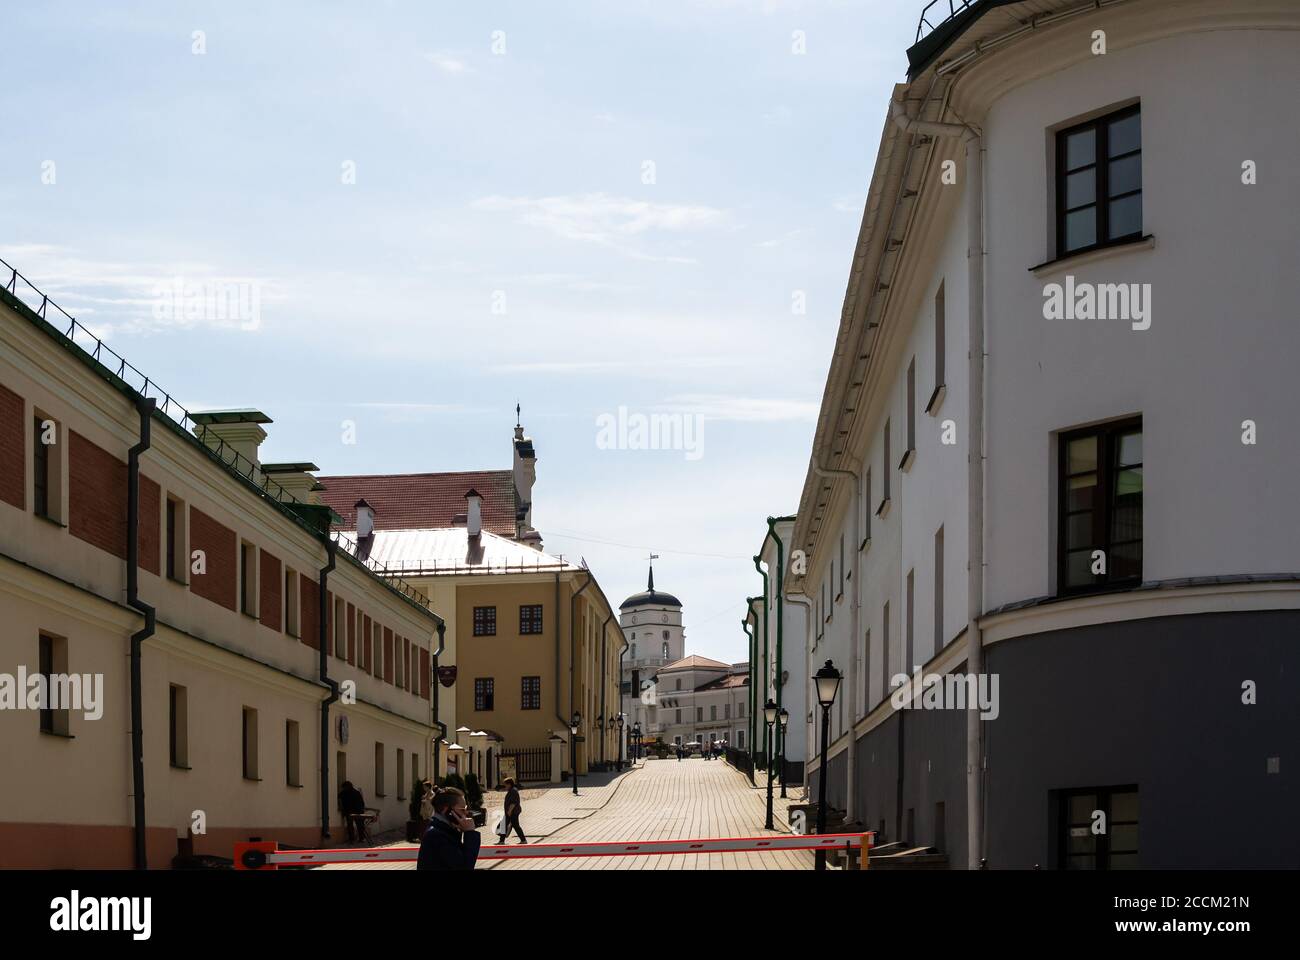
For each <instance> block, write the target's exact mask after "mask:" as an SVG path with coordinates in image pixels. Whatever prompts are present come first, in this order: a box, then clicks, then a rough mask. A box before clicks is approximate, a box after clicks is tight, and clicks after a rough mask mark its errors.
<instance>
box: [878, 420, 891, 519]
mask: <svg viewBox="0 0 1300 960" xmlns="http://www.w3.org/2000/svg"><path fill="white" fill-rule="evenodd" d="M881 442H882V443H883V444H884V445H885V455H884V457H883V458H882V461H881V465H882V466H883V467H884V471H883V472H884V477H883V479H882V480H881V481H880V483H881V490H880V506H878V507H876V516H878V517H881V518H883V517H884V516H885V514H887V513H888V512H889V476H890V473H891V472H892V468H891V467H890V463H889V421H888V420H886V421H885V433H884V437H883V438H882V440H881Z"/></svg>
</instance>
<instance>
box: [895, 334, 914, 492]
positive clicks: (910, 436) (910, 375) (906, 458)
mask: <svg viewBox="0 0 1300 960" xmlns="http://www.w3.org/2000/svg"><path fill="white" fill-rule="evenodd" d="M915 459H916V357H913V358H912V362H911V363H909V364H908V365H907V450H905V451H904V452H903V462H902V463H900V464H899V469H900V470H907V469H909V468H910V467H911V466H912V461H913V460H915Z"/></svg>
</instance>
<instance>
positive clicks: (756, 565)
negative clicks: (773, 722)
mask: <svg viewBox="0 0 1300 960" xmlns="http://www.w3.org/2000/svg"><path fill="white" fill-rule="evenodd" d="M759 549H760V550H761V549H762V547H760V548H759ZM754 569H755V570H757V571H758V572H759V575H761V576H762V578H763V596H762V598H761V599H762V601H763V692H762V694H761V696H762V699H763V704H766V703H767V679H768V673H769V671H768V666H767V658H768V647H767V644H768V639H767V571H766V570H764V569H763V567H762V560H761V559H760V558H759V557H754ZM756 622H757V621H756ZM763 723H764V725H766V724H767V718H766V717H764V719H763ZM763 743H764V748H763V749H764V750H765V751H767V746H766V744H767V741H766V740H764V741H763ZM768 752H770V751H768ZM764 762H765V763H766V764H767V772H768V775H769V776H771V773H772V758H771V757H770V756H765V757H764Z"/></svg>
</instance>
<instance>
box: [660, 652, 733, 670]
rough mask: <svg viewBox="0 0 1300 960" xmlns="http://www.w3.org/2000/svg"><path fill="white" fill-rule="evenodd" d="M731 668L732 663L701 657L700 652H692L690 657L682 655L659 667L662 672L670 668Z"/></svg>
mask: <svg viewBox="0 0 1300 960" xmlns="http://www.w3.org/2000/svg"><path fill="white" fill-rule="evenodd" d="M701 669H703V670H730V669H731V665H730V664H728V663H722V662H720V661H718V660H710V659H709V658H708V657H701V656H700V655H699V654H694V653H693V654H691V655H690V656H689V657H682V659H680V660H674V661H673V662H672V663H669V664H667V665H665V666H662V667H660V668H659V672H660V673H667V672H668V671H669V670H701Z"/></svg>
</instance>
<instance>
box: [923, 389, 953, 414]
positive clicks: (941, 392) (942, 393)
mask: <svg viewBox="0 0 1300 960" xmlns="http://www.w3.org/2000/svg"><path fill="white" fill-rule="evenodd" d="M946 396H948V385H947V384H945V383H941V384H939V385H938V386H937V387H935V388H934V393H932V394H930V402H929V403H927V404H926V405H925V412H926V413H928V414H929V415H930V416H932V417H937V416H938V415H939V408H940V407H942V406H943V400H944V398H945V397H946Z"/></svg>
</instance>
